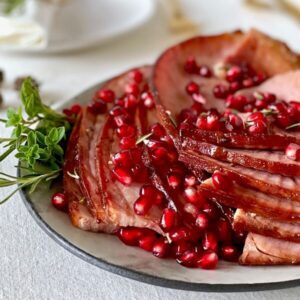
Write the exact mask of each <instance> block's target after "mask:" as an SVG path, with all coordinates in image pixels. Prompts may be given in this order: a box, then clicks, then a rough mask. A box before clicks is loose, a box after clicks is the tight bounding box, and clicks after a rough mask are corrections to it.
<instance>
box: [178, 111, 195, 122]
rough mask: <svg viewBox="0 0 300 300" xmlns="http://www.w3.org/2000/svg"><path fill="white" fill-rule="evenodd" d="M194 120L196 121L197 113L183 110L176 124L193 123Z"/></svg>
mask: <svg viewBox="0 0 300 300" xmlns="http://www.w3.org/2000/svg"><path fill="white" fill-rule="evenodd" d="M196 119H197V113H196V112H195V111H194V110H193V109H190V108H185V109H183V110H182V111H181V112H180V113H179V115H178V123H181V122H195V121H196Z"/></svg>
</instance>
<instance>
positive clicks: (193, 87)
mask: <svg viewBox="0 0 300 300" xmlns="http://www.w3.org/2000/svg"><path fill="white" fill-rule="evenodd" d="M185 90H186V92H187V93H188V94H189V95H193V94H198V93H199V90H200V89H199V85H198V84H197V83H196V82H194V81H191V82H190V83H188V84H187V86H186V87H185Z"/></svg>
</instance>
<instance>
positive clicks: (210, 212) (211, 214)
mask: <svg viewBox="0 0 300 300" xmlns="http://www.w3.org/2000/svg"><path fill="white" fill-rule="evenodd" d="M202 211H203V212H205V213H206V215H207V216H208V218H209V219H210V220H216V219H218V217H219V215H220V211H219V210H218V208H217V207H216V205H215V204H213V203H212V202H205V203H204V205H203V209H202Z"/></svg>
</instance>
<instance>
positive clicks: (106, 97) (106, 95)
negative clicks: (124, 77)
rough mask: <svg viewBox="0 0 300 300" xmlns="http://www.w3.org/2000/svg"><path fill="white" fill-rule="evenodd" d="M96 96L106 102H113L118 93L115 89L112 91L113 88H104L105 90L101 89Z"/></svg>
mask: <svg viewBox="0 0 300 300" xmlns="http://www.w3.org/2000/svg"><path fill="white" fill-rule="evenodd" d="M96 97H97V98H98V99H101V100H102V101H104V102H106V103H111V102H113V101H114V100H115V97H116V95H115V93H114V91H112V90H109V89H103V90H99V91H98V92H97V93H96Z"/></svg>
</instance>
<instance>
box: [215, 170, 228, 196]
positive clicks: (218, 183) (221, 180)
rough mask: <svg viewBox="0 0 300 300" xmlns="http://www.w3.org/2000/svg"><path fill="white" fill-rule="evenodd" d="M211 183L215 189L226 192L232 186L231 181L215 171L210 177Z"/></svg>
mask: <svg viewBox="0 0 300 300" xmlns="http://www.w3.org/2000/svg"><path fill="white" fill-rule="evenodd" d="M212 183H213V185H214V186H215V188H217V189H220V190H224V191H227V190H229V189H230V188H231V186H232V181H231V180H230V179H229V178H228V176H226V175H225V174H223V173H222V172H220V171H215V172H214V173H213V175H212Z"/></svg>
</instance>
